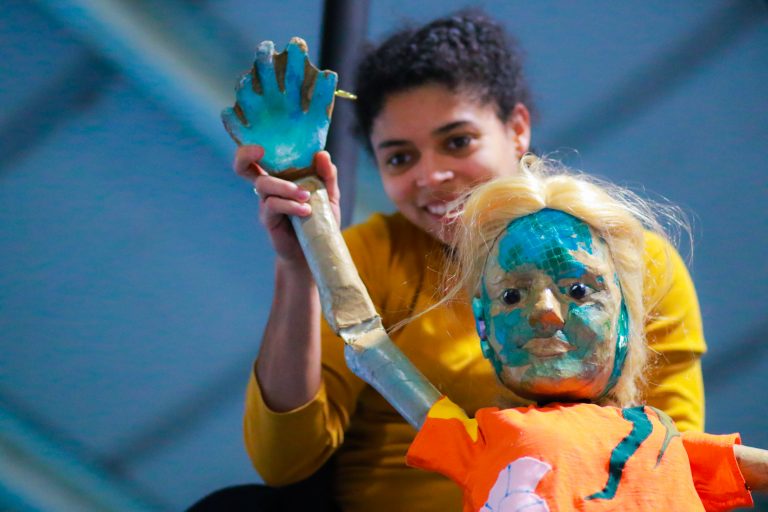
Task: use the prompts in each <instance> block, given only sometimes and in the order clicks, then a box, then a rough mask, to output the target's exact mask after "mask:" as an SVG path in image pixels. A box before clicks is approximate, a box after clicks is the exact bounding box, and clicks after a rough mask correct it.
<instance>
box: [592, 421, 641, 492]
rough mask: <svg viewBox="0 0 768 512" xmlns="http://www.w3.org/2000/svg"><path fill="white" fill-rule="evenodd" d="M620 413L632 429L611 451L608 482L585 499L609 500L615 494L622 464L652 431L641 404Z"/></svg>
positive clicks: (625, 462)
mask: <svg viewBox="0 0 768 512" xmlns="http://www.w3.org/2000/svg"><path fill="white" fill-rule="evenodd" d="M621 414H622V416H624V419H625V420H627V421H630V422H631V423H632V430H631V431H630V433H629V434H628V435H627V437H625V438H624V439H622V440H621V441H619V444H617V445H616V447H615V448H614V449H613V451H612V452H611V460H610V462H609V464H608V482H607V483H606V484H605V487H603V490H602V491H600V492H596V493H595V494H591V495H589V496H587V497H586V498H584V499H585V500H611V499H613V497H614V496H616V490H617V489H618V488H619V482H620V481H621V475H622V473H623V472H624V466H625V465H626V464H627V461H628V460H629V459H630V458H631V457H632V456H633V455H634V454H635V452H636V451H637V450H638V449H639V448H640V445H641V444H642V443H643V441H645V440H646V439H648V436H650V435H651V432H652V431H653V424H652V423H651V420H649V419H648V415H647V414H646V413H645V410H644V408H643V407H642V406H641V407H630V408H627V409H623V410H622V411H621Z"/></svg>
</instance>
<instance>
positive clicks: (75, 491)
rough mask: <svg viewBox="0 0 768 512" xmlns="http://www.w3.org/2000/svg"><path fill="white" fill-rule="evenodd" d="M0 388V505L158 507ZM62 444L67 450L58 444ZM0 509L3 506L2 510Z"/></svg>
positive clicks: (32, 507) (77, 508) (71, 508)
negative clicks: (73, 446) (74, 447)
mask: <svg viewBox="0 0 768 512" xmlns="http://www.w3.org/2000/svg"><path fill="white" fill-rule="evenodd" d="M29 413H30V411H28V410H24V408H23V407H20V406H19V404H18V403H15V402H14V401H13V400H12V399H11V398H10V397H9V396H7V395H6V394H5V393H4V392H2V390H0V506H8V505H9V503H7V502H8V501H10V502H11V504H12V506H13V509H18V510H60V511H80V510H135V511H143V510H146V511H149V510H162V507H161V506H160V504H159V503H160V502H159V501H158V500H155V499H150V498H149V497H148V495H147V494H146V493H145V492H143V491H140V490H139V489H136V488H134V487H133V486H132V485H131V484H127V483H126V482H124V481H122V480H121V479H120V478H119V477H117V475H114V474H112V473H110V472H109V471H106V470H105V469H104V467H103V465H101V464H99V463H98V462H97V461H95V460H94V459H93V457H88V456H87V455H86V454H84V453H83V452H82V450H83V449H82V447H77V448H76V449H73V448H72V445H73V443H71V442H68V441H67V440H66V439H63V438H62V437H61V436H59V435H57V434H56V433H55V432H54V431H53V430H52V429H51V428H50V425H46V424H45V423H44V422H40V421H39V418H35V415H34V414H29ZM64 446H67V447H68V448H69V449H67V448H64ZM3 510H5V509H3Z"/></svg>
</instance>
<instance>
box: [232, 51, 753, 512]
mask: <svg viewBox="0 0 768 512" xmlns="http://www.w3.org/2000/svg"><path fill="white" fill-rule="evenodd" d="M335 86H336V76H335V74H334V73H332V72H328V71H324V72H320V71H318V70H317V69H316V68H314V67H313V66H312V65H311V63H310V62H309V59H308V57H307V48H306V44H305V43H304V42H303V41H302V40H300V39H298V38H294V39H293V40H292V41H291V43H290V44H289V45H288V47H287V49H286V50H285V51H284V52H283V53H280V54H278V53H275V51H274V45H273V44H272V43H271V42H264V43H262V44H261V45H260V46H259V50H258V52H257V57H256V62H255V64H254V67H253V70H252V71H250V72H249V73H247V74H245V75H243V77H242V78H241V81H240V83H239V85H238V88H237V102H236V103H235V106H234V107H233V108H231V109H227V110H225V111H224V112H223V113H222V118H223V120H224V124H225V127H226V128H227V131H228V132H229V133H230V135H231V136H232V137H233V139H234V140H235V141H236V142H237V143H238V144H241V143H258V144H260V145H262V146H264V148H265V157H264V159H263V161H262V164H263V166H264V167H265V169H266V171H267V172H269V173H270V174H272V175H274V176H279V177H281V178H284V179H290V180H293V181H295V182H296V183H297V184H299V185H300V186H302V187H304V188H306V189H307V190H309V191H310V192H311V194H312V196H311V199H310V204H311V205H312V211H313V213H312V215H311V216H310V217H307V218H303V219H299V218H292V219H291V222H292V224H293V226H294V228H295V230H296V232H297V235H298V237H299V240H300V242H301V244H302V248H303V249H304V252H305V254H306V256H307V260H308V261H309V263H310V267H311V269H312V272H313V275H314V278H315V281H316V282H317V284H318V288H319V290H320V296H321V301H322V304H323V313H324V315H325V317H326V320H327V321H328V322H329V324H330V325H331V326H332V327H333V328H334V330H335V331H336V332H337V333H338V334H339V336H340V337H341V338H342V339H343V340H344V342H345V343H346V352H345V353H346V356H347V363H348V365H349V367H350V368H351V369H352V371H353V372H355V373H356V374H357V375H358V376H360V377H361V378H362V379H363V380H365V381H366V382H368V383H369V384H371V385H372V386H373V387H374V388H376V389H377V390H378V391H379V392H380V393H382V395H383V396H384V397H385V398H386V399H387V400H388V401H389V402H390V403H391V404H392V405H393V406H394V407H395V409H397V411H398V412H399V413H400V414H402V415H403V416H404V417H405V418H406V420H408V421H409V423H411V424H412V425H413V426H414V427H416V428H417V429H419V434H418V435H417V437H416V440H415V441H414V443H413V445H412V446H411V448H410V450H409V453H408V462H409V463H410V464H411V465H413V466H416V467H420V468H424V469H429V470H432V471H438V472H440V473H443V474H445V475H446V476H448V477H450V478H452V479H453V480H454V481H456V483H457V484H458V485H460V486H461V487H462V488H463V489H464V496H465V510H488V511H491V510H493V511H500V510H505V511H513V510H515V511H516V510H526V511H544V510H572V509H579V510H615V509H619V508H625V509H627V510H703V509H705V508H706V509H707V510H726V509H730V508H733V507H736V506H744V505H749V504H751V497H750V494H749V492H748V490H747V489H746V488H745V482H746V484H747V485H749V486H751V487H753V488H760V489H765V488H768V476H767V474H768V470H766V468H768V457H766V454H765V452H764V451H763V450H757V449H753V448H746V447H742V446H740V444H739V443H740V440H739V438H738V435H735V434H734V435H730V436H711V435H707V434H696V433H684V434H682V435H681V434H680V433H678V432H677V431H676V429H675V427H674V425H673V423H672V421H671V420H670V419H669V418H668V417H667V416H666V415H665V414H664V413H662V412H661V411H658V410H655V409H652V408H649V407H644V406H642V405H638V403H639V402H638V389H639V383H640V382H641V381H642V373H643V368H644V363H645V350H646V346H645V340H644V335H643V332H642V326H643V317H644V314H645V312H644V306H643V299H642V280H643V274H644V269H643V258H642V254H643V243H644V241H645V240H646V239H647V238H648V237H649V236H653V235H650V234H648V233H647V232H646V231H645V229H644V224H645V225H646V227H648V226H653V221H652V216H650V215H647V214H644V213H643V211H642V208H639V207H638V205H637V204H636V203H633V202H632V201H628V200H626V199H624V197H626V196H622V195H621V194H618V195H616V194H611V193H609V192H607V191H606V189H604V188H601V187H600V186H596V185H593V184H591V183H589V182H588V181H587V180H585V179H583V178H577V177H574V176H570V175H546V174H545V173H542V172H539V170H538V167H540V166H542V165H543V164H542V162H541V161H539V160H537V159H536V158H535V157H532V156H528V157H525V158H524V159H523V161H522V162H521V171H520V174H519V175H518V176H516V177H511V178H506V179H501V180H496V181H494V182H492V183H489V184H486V185H483V186H481V187H479V188H478V189H477V190H476V191H475V192H474V193H473V194H472V195H471V196H470V197H469V198H468V199H467V201H466V203H465V204H464V206H463V214H462V215H461V220H460V222H459V223H458V224H457V225H458V232H457V233H456V236H455V241H456V243H455V253H454V254H455V256H456V262H457V266H456V268H457V273H456V275H455V276H453V277H454V279H455V280H456V281H457V282H456V284H455V286H454V287H453V289H452V291H451V292H450V293H449V294H448V295H447V296H446V298H445V300H452V299H454V298H456V297H460V296H462V290H466V291H467V292H469V294H470V296H471V297H472V299H471V300H472V306H473V307H472V309H473V312H474V314H475V318H476V325H477V331H478V335H479V338H480V339H479V343H480V344H481V347H482V350H483V354H484V355H485V356H486V358H487V359H488V360H489V363H490V364H492V365H493V367H494V369H495V371H496V374H497V376H498V379H499V381H500V382H501V383H502V384H503V385H505V386H506V387H507V388H509V389H510V390H512V391H513V392H514V393H516V394H517V395H519V396H521V397H524V398H527V399H529V400H530V401H532V405H529V406H527V407H518V408H511V409H498V408H488V409H481V410H480V411H478V412H477V414H476V415H475V417H474V418H469V417H468V416H467V415H466V414H465V413H464V411H462V410H461V409H460V408H459V407H458V406H456V405H455V404H453V403H452V402H451V401H450V400H449V398H446V397H441V396H440V394H439V392H438V391H437V390H436V389H435V387H434V386H433V385H432V384H430V383H429V382H428V381H427V379H426V378H424V376H423V375H422V374H421V373H420V372H419V371H418V370H417V369H416V368H415V367H414V366H413V365H412V364H411V363H410V361H409V360H408V359H407V358H406V357H405V356H404V355H403V354H402V353H400V351H399V350H398V349H397V347H396V346H395V345H394V344H393V343H392V341H391V340H390V339H389V337H388V336H387V334H386V332H385V331H384V329H383V328H382V325H381V320H380V318H379V316H378V314H377V313H376V311H375V309H374V308H373V306H372V303H371V301H370V298H369V297H368V294H367V291H366V290H365V287H364V286H363V284H362V282H361V281H360V278H359V276H358V275H357V272H356V270H355V268H354V264H353V263H352V261H351V258H350V257H349V253H348V251H346V247H345V245H344V242H343V239H342V238H341V235H340V233H339V230H338V226H337V225H336V222H335V220H334V218H333V216H332V214H331V212H330V207H329V206H328V201H327V195H326V194H325V193H324V192H325V191H324V186H323V183H322V181H320V180H319V179H317V178H316V177H315V176H313V170H312V157H313V155H314V153H315V152H317V151H319V150H321V149H322V148H323V146H324V143H325V135H326V133H327V130H328V126H329V123H330V116H331V111H332V106H333V97H334V93H335Z"/></svg>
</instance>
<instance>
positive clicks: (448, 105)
mask: <svg viewBox="0 0 768 512" xmlns="http://www.w3.org/2000/svg"><path fill="white" fill-rule="evenodd" d="M457 120H462V121H467V122H472V123H485V122H491V121H494V120H495V121H496V122H499V123H500V122H501V121H499V120H498V117H497V115H496V109H495V108H494V105H493V104H485V103H482V102H480V101H479V100H478V99H476V98H475V96H474V95H472V94H468V93H464V92H462V91H452V90H451V89H449V88H447V87H445V86H444V85H440V84H427V85H421V86H418V87H414V88H410V89H406V90H403V91H399V92H396V93H393V94H390V95H389V96H387V98H386V100H385V101H384V105H383V106H382V109H381V111H380V112H379V113H378V115H377V116H376V118H375V119H374V121H373V127H372V128H373V129H372V132H371V138H372V139H373V142H376V141H378V142H380V141H381V140H382V139H387V138H390V137H398V138H410V137H416V136H418V135H422V134H431V133H432V132H433V131H435V130H438V129H439V128H440V127H441V126H444V125H446V124H448V123H452V122H455V121H457Z"/></svg>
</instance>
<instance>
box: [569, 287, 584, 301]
mask: <svg viewBox="0 0 768 512" xmlns="http://www.w3.org/2000/svg"><path fill="white" fill-rule="evenodd" d="M588 293H589V286H587V285H585V284H584V283H573V284H572V285H571V286H569V287H568V295H569V296H570V297H572V298H574V299H576V300H581V299H583V298H584V297H586V296H587V294H588Z"/></svg>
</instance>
